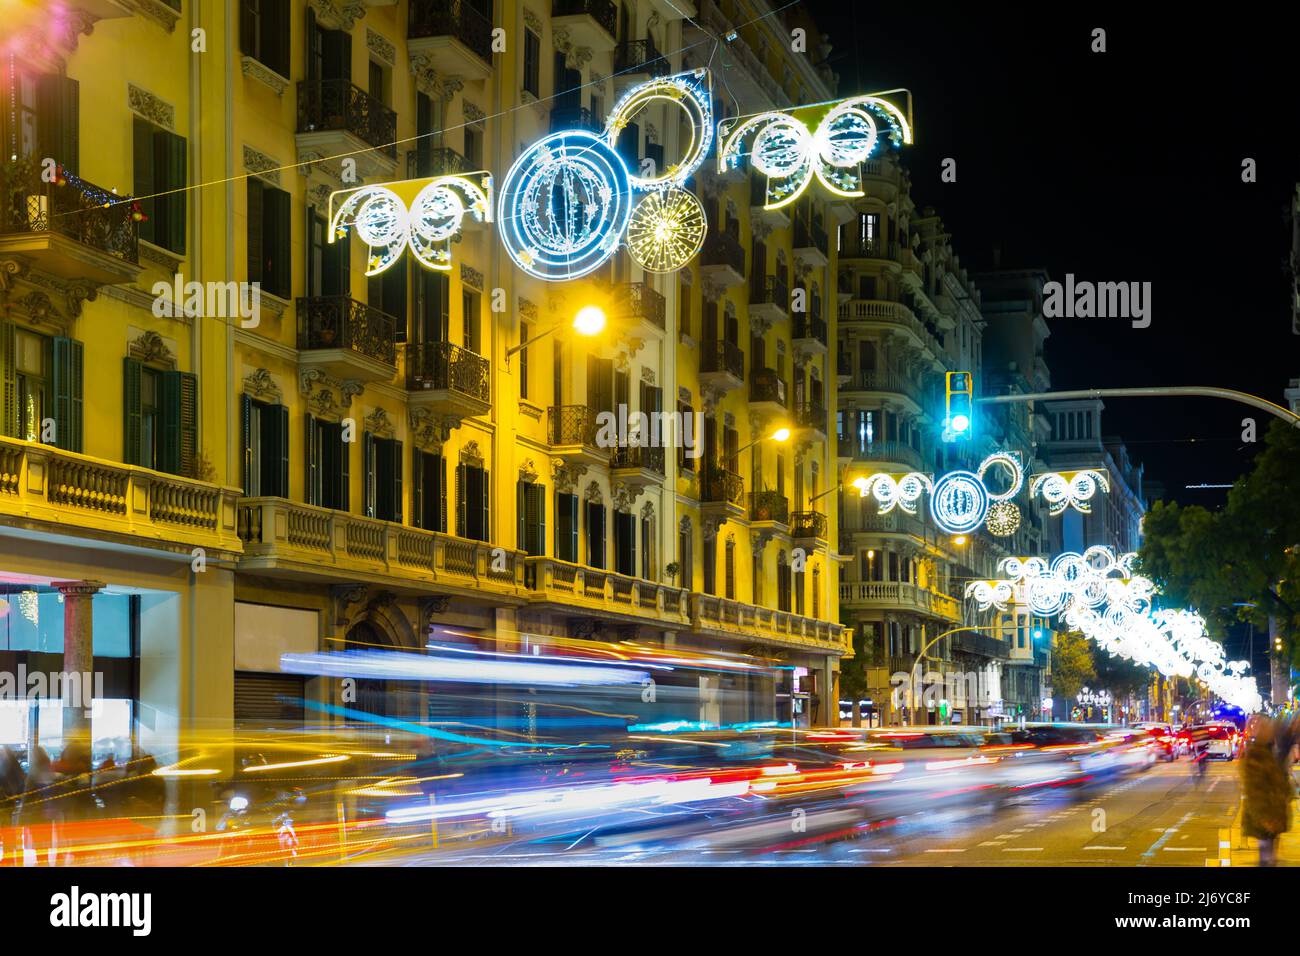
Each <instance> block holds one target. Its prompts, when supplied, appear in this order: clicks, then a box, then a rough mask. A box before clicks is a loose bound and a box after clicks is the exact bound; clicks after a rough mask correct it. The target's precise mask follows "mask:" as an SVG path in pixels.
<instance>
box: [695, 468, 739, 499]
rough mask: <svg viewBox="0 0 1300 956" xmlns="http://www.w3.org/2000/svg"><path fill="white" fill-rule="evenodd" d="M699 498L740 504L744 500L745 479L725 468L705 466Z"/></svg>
mask: <svg viewBox="0 0 1300 956" xmlns="http://www.w3.org/2000/svg"><path fill="white" fill-rule="evenodd" d="M700 500H701V501H707V502H715V503H719V502H720V503H723V504H731V505H740V504H744V501H745V479H743V478H741V477H740V475H738V474H736V473H735V472H734V471H728V470H727V469H725V468H718V467H712V468H706V469H705V471H704V476H703V480H702V481H701V482H700Z"/></svg>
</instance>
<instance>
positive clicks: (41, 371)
mask: <svg viewBox="0 0 1300 956" xmlns="http://www.w3.org/2000/svg"><path fill="white" fill-rule="evenodd" d="M83 370H84V350H83V347H82V344H81V343H80V342H78V341H77V340H76V339H70V338H66V337H63V336H53V337H50V336H44V335H40V334H38V333H36V332H30V331H28V330H26V329H19V328H16V327H15V326H14V324H13V323H12V322H8V321H0V376H3V383H4V420H3V426H4V428H3V431H4V434H5V435H8V436H10V437H12V438H21V439H24V440H26V441H43V442H48V443H49V444H52V445H54V446H56V447H58V448H63V449H66V450H67V451H77V452H79V451H81V450H82V418H83V408H84V402H83V398H82V376H83Z"/></svg>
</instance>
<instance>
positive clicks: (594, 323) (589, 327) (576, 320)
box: [506, 305, 607, 368]
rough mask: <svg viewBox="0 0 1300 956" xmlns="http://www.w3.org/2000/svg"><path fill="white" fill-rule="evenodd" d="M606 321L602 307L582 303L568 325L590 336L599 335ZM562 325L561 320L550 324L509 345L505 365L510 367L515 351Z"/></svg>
mask: <svg viewBox="0 0 1300 956" xmlns="http://www.w3.org/2000/svg"><path fill="white" fill-rule="evenodd" d="M606 322H607V319H606V317H605V310H604V309H602V308H601V307H600V306H598V305H584V306H583V307H582V308H581V309H579V310H578V311H577V313H576V314H575V315H574V316H573V322H572V323H570V326H571V328H572V329H573V331H574V332H576V333H578V334H579V335H582V336H586V337H588V338H590V337H591V336H594V335H599V334H600V333H601V332H603V331H605V324H606ZM563 327H564V323H562V322H561V323H560V324H558V325H553V326H551V327H550V328H549V329H547V330H546V331H545V332H543V333H541V334H540V335H535V336H533V337H532V338H531V339H527V340H525V341H523V342H520V343H519V344H518V345H514V346H511V347H510V348H509V349H507V350H506V367H507V368H509V367H510V357H511V356H512V355H514V354H515V353H516V352H522V351H523V350H524V349H526V348H528V346H530V345H532V344H533V343H534V342H538V341H540V340H542V339H544V338H546V336H548V335H550V334H551V333H552V332H558V331H559V330H560V329H562V328H563Z"/></svg>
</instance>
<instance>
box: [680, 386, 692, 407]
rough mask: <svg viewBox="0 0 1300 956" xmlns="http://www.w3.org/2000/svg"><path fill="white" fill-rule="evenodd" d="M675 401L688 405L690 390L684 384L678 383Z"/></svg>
mask: <svg viewBox="0 0 1300 956" xmlns="http://www.w3.org/2000/svg"><path fill="white" fill-rule="evenodd" d="M677 401H679V402H681V403H682V404H683V405H689V404H690V403H691V390H690V389H689V388H685V387H684V386H681V385H678V386H677Z"/></svg>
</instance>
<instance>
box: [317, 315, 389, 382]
mask: <svg viewBox="0 0 1300 956" xmlns="http://www.w3.org/2000/svg"><path fill="white" fill-rule="evenodd" d="M297 312H298V351H299V355H300V360H301V361H302V362H303V364H305V365H313V366H319V367H320V368H323V369H324V370H325V371H327V372H328V373H329V374H331V375H333V376H335V377H337V378H343V379H356V380H357V381H361V382H387V381H389V380H391V379H392V377H393V376H394V375H396V374H397V338H396V336H397V333H396V326H397V320H396V319H395V318H393V316H391V315H389V314H388V313H387V312H380V311H379V310H378V309H373V308H371V307H370V306H368V305H366V304H365V303H364V302H358V301H357V300H356V299H352V298H349V297H348V296H346V295H323V296H313V297H311V298H305V299H299V300H298V301H297Z"/></svg>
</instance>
